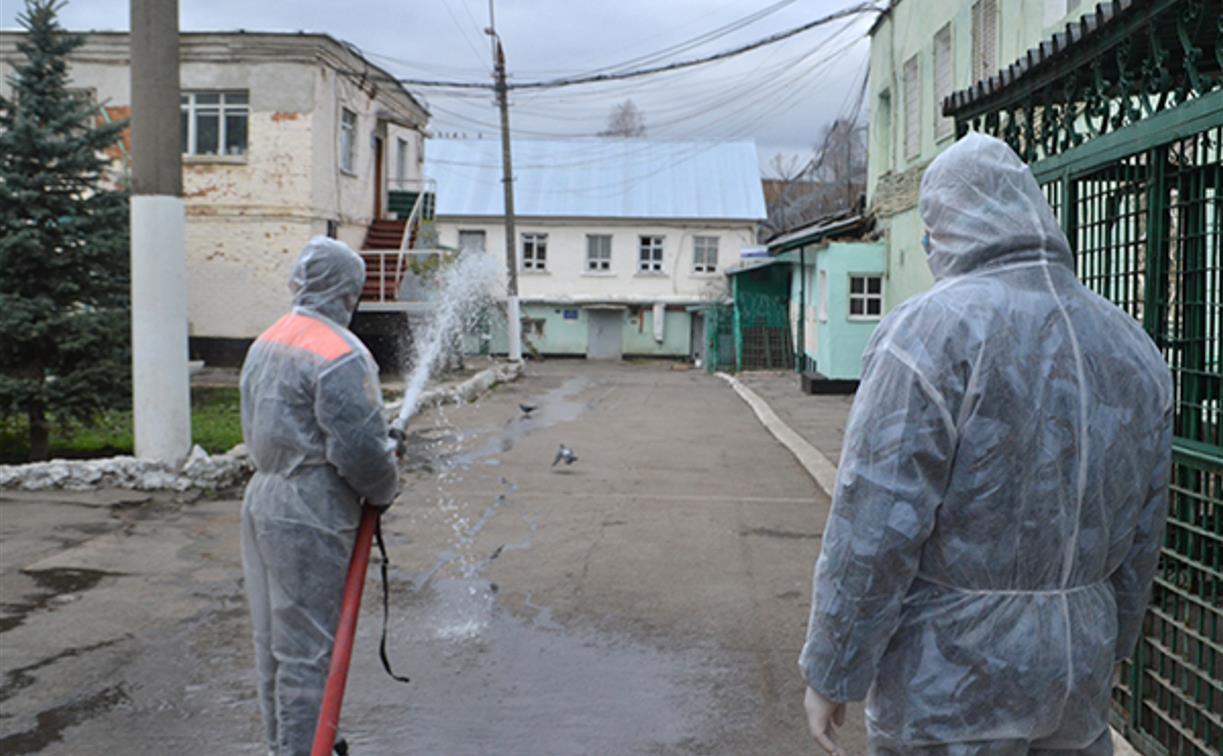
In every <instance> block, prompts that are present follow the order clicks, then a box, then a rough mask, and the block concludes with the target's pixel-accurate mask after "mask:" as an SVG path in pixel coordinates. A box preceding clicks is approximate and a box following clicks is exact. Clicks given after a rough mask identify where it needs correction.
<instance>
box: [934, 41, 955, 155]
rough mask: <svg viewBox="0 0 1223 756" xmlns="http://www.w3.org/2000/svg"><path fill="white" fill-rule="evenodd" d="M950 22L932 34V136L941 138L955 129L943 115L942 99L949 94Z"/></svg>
mask: <svg viewBox="0 0 1223 756" xmlns="http://www.w3.org/2000/svg"><path fill="white" fill-rule="evenodd" d="M952 79H953V70H952V66H951V24H947V25H946V26H944V27H943V28H942V29H939V30H938V34H935V35H934V138H935V139H936V140H937V139H943V138H944V137H948V136H951V133H952V132H953V131H955V128H954V126H955V122H954V121H953V120H952V119H950V118H948V117H946V116H944V115H943V100H945V99H946V98H947V97H948V96H950V95H951V84H952Z"/></svg>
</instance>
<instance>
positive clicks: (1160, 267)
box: [945, 0, 1223, 756]
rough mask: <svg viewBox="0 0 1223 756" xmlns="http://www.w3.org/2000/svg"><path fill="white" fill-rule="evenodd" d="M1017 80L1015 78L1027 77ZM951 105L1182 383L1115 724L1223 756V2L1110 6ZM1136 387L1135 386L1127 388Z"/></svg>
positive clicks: (1154, 741)
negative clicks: (993, 149) (1151, 560)
mask: <svg viewBox="0 0 1223 756" xmlns="http://www.w3.org/2000/svg"><path fill="white" fill-rule="evenodd" d="M1021 64H1022V65H1021ZM1004 74H1005V75H1002V76H998V77H994V78H992V79H990V80H987V82H985V83H984V84H979V85H977V86H976V87H974V88H973V89H972V90H965V91H964V92H961V93H957V94H955V95H953V96H952V97H951V98H949V100H948V102H947V104H946V108H945V112H947V113H948V114H950V115H954V116H955V117H956V121H957V127H958V130H959V132H960V133H961V134H963V133H964V132H965V131H967V130H968V129H969V128H970V127H971V128H974V129H976V130H980V131H984V132H987V133H991V134H993V135H995V136H998V137H999V138H1002V139H1005V140H1006V141H1007V142H1008V143H1009V144H1010V145H1011V146H1012V147H1013V148H1014V149H1015V150H1016V151H1017V152H1018V153H1019V154H1020V155H1021V156H1023V157H1024V158H1025V159H1026V160H1028V161H1029V162H1030V163H1031V165H1032V172H1033V173H1034V174H1035V175H1036V178H1037V180H1038V181H1040V183H1041V185H1042V186H1043V187H1044V190H1045V194H1046V197H1047V198H1048V199H1049V203H1050V204H1051V205H1052V206H1053V208H1054V210H1055V212H1056V213H1057V215H1058V217H1059V219H1060V221H1061V223H1062V228H1063V230H1064V231H1065V232H1066V236H1067V238H1068V239H1069V240H1070V244H1071V248H1072V249H1073V251H1074V253H1075V260H1076V272H1077V273H1078V275H1079V277H1080V279H1081V280H1082V281H1083V282H1084V283H1085V284H1086V285H1087V286H1089V287H1090V288H1092V289H1093V290H1094V291H1096V292H1097V293H1099V294H1100V295H1101V296H1103V297H1105V298H1107V299H1109V300H1111V301H1112V302H1114V303H1116V304H1117V306H1118V307H1120V308H1121V309H1122V310H1124V311H1125V312H1127V313H1129V314H1130V315H1131V316H1133V317H1134V318H1135V319H1136V320H1138V321H1139V322H1141V323H1142V324H1143V327H1144V328H1145V330H1146V331H1147V333H1148V334H1150V336H1151V338H1152V339H1153V340H1154V342H1155V343H1156V345H1158V347H1159V348H1160V350H1161V351H1162V353H1163V355H1164V358H1165V359H1166V360H1167V362H1168V366H1169V368H1170V369H1171V371H1172V377H1173V385H1174V401H1175V410H1174V411H1175V420H1174V424H1175V425H1174V439H1173V470H1172V481H1171V490H1170V492H1169V511H1168V530H1167V538H1166V541H1165V544H1164V548H1163V550H1162V552H1161V559H1160V565H1159V570H1158V573H1157V575H1156V578H1155V585H1154V588H1153V593H1152V597H1151V604H1150V607H1149V609H1148V612H1147V615H1146V618H1145V620H1144V632H1143V638H1142V640H1141V642H1140V643H1139V645H1138V648H1137V651H1136V653H1135V655H1134V658H1133V659H1132V660H1129V661H1127V662H1125V663H1124V664H1123V668H1122V672H1121V676H1120V681H1119V684H1118V685H1117V686H1116V687H1115V688H1114V690H1113V715H1114V717H1113V719H1114V725H1116V726H1117V727H1118V729H1120V730H1121V731H1122V732H1123V733H1124V734H1125V736H1126V737H1127V738H1128V739H1129V740H1130V741H1131V742H1133V743H1134V744H1135V745H1137V746H1138V747H1139V749H1140V750H1142V751H1143V752H1144V753H1147V754H1161V755H1162V754H1174V755H1176V756H1217V754H1220V753H1221V752H1223V640H1221V638H1223V227H1221V223H1223V2H1221V1H1220V0H1148V1H1147V2H1145V3H1137V2H1129V1H1128V0H1116V1H1115V2H1108V3H1102V4H1101V5H1100V6H1098V7H1097V11H1096V13H1095V14H1091V15H1089V16H1088V17H1085V19H1084V21H1083V22H1081V23H1080V24H1077V25H1075V24H1072V25H1071V28H1068V29H1067V33H1066V34H1065V35H1059V37H1058V38H1055V39H1054V40H1053V41H1052V42H1051V43H1048V44H1047V45H1042V46H1041V47H1040V48H1037V50H1035V51H1033V52H1032V53H1029V55H1028V57H1027V58H1026V59H1024V60H1021V61H1019V62H1017V64H1016V65H1014V66H1011V67H1010V68H1009V69H1005V70H1004ZM1117 379H1118V380H1125V379H1126V377H1125V376H1117Z"/></svg>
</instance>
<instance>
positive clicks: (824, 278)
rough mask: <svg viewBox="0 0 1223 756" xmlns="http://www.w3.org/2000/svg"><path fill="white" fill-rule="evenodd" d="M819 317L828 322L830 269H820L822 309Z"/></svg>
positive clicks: (823, 321)
mask: <svg viewBox="0 0 1223 756" xmlns="http://www.w3.org/2000/svg"><path fill="white" fill-rule="evenodd" d="M819 318H820V322H821V323H827V322H828V271H826V270H821V271H820V309H819Z"/></svg>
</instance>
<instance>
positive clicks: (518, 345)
mask: <svg viewBox="0 0 1223 756" xmlns="http://www.w3.org/2000/svg"><path fill="white" fill-rule="evenodd" d="M488 23H489V26H488V28H487V29H485V30H484V31H485V33H486V34H488V35H489V36H490V37H492V38H493V71H494V76H495V78H496V82H497V87H496V89H497V107H498V108H499V109H500V110H501V185H502V187H503V189H504V201H505V267H506V274H507V275H508V282H509V285H508V287H507V290H508V295H509V296H508V298H507V301H506V309H507V311H508V312H507V316H506V318H507V320H508V321H509V322H508V323H507V326H508V328H509V334H508V335H509V342H510V343H509V358H510V359H511V360H513V361H515V362H518V361H520V360H522V316H521V314H520V312H519V307H518V251H517V249H518V248H517V242H518V235H517V233H516V232H515V231H514V164H513V160H512V159H511V156H510V103H509V91H508V88H507V87H506V85H505V51H504V50H503V49H502V47H501V38H500V37H498V36H497V29H496V27H495V26H494V25H493V24H494V23H495V20H494V18H493V0H488Z"/></svg>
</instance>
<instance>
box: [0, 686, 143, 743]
mask: <svg viewBox="0 0 1223 756" xmlns="http://www.w3.org/2000/svg"><path fill="white" fill-rule="evenodd" d="M127 701H129V699H128V696H127V692H126V691H125V690H124V688H123V686H122V685H113V686H111V687H109V688H103V689H102V690H99V691H97V692H96V693H94V694H92V695H90V696H88V697H86V698H82V699H79V700H77V701H73V702H71V703H67V704H63V705H62V706H56V707H55V708H52V709H47V710H46V711H43V712H40V713H39V714H38V717H37V720H36V721H37V724H35V725H34V727H32V728H30V729H28V730H25V731H23V732H17V733H13V734H12V735H6V736H4V737H3V738H0V753H4V754H8V755H9V756H18V754H25V753H37V752H39V751H41V750H42V749H44V748H46V747H47V746H49V745H51V744H52V743H55V742H58V741H60V740H63V739H64V730H67V729H68V728H69V727H73V726H75V725H78V724H80V723H82V722H84V721H86V720H89V719H93V718H94V717H97V716H100V715H102V714H105V713H106V712H108V711H110V710H111V709H113V708H115V707H116V706H118V705H119V704H122V703H125V702H127Z"/></svg>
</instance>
